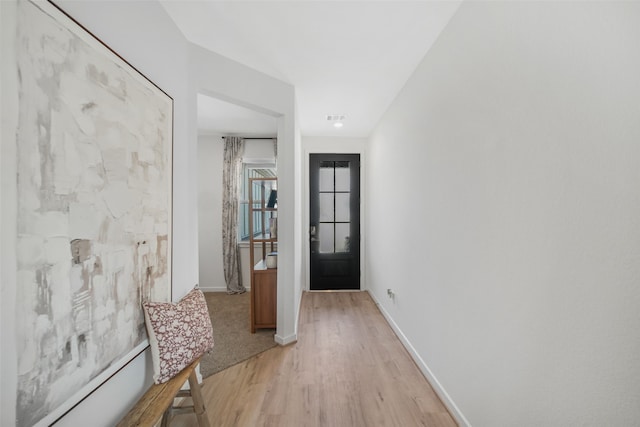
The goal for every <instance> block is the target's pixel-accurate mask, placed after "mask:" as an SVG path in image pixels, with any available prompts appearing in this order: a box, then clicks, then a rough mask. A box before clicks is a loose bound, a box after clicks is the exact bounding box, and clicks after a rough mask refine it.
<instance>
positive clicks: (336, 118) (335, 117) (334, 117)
mask: <svg viewBox="0 0 640 427" xmlns="http://www.w3.org/2000/svg"><path fill="white" fill-rule="evenodd" d="M343 120H344V115H342V114H329V115H327V121H329V122H330V123H333V126H334V127H336V128H341V127H342V126H343V125H344V123H342V122H343Z"/></svg>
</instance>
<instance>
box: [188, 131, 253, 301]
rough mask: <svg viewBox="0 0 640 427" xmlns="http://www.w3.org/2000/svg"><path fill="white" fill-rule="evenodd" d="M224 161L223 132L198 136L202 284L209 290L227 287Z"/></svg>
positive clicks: (199, 241)
mask: <svg viewBox="0 0 640 427" xmlns="http://www.w3.org/2000/svg"><path fill="white" fill-rule="evenodd" d="M223 161H224V144H223V143H222V135H206V136H204V135H200V136H198V245H199V248H200V249H199V254H198V255H199V257H200V287H201V288H203V290H209V291H211V290H214V289H215V288H218V290H219V289H226V285H225V281H224V268H223V265H222V164H223ZM243 279H244V277H243Z"/></svg>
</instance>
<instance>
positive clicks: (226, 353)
mask: <svg viewBox="0 0 640 427" xmlns="http://www.w3.org/2000/svg"><path fill="white" fill-rule="evenodd" d="M204 295H205V299H206V300H207V307H208V308H209V314H210V315H211V325H212V326H213V341H214V345H213V350H211V352H210V353H209V354H205V355H204V356H203V358H202V360H201V361H200V372H201V373H202V377H203V378H206V377H208V376H210V375H213V374H215V373H216V372H220V371H222V370H223V369H226V368H228V367H230V366H233V365H235V364H238V363H240V362H243V361H245V360H247V359H249V358H250V357H253V356H255V355H256V354H259V353H262V352H263V351H265V350H268V349H270V348H273V347H275V346H276V343H275V342H274V341H273V335H274V334H275V329H258V330H257V332H256V333H255V334H252V333H251V331H250V329H249V327H250V321H251V317H250V316H251V313H250V311H249V310H250V307H251V299H250V298H251V296H250V293H249V292H245V293H244V294H239V295H228V294H226V293H224V292H205V293H204Z"/></svg>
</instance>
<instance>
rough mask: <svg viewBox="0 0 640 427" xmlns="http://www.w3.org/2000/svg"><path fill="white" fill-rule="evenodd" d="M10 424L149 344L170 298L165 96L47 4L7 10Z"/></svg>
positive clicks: (52, 417)
mask: <svg viewBox="0 0 640 427" xmlns="http://www.w3.org/2000/svg"><path fill="white" fill-rule="evenodd" d="M17 12H18V22H17V26H16V28H17V32H16V42H17V43H16V63H17V66H18V75H19V76H20V80H19V88H18V124H17V132H16V135H17V136H16V156H17V164H16V167H17V199H18V200H17V237H16V242H17V248H16V249H17V250H16V254H17V275H16V277H17V280H16V282H17V284H16V322H15V325H16V333H15V336H16V344H17V350H16V353H17V362H18V367H17V368H18V376H17V392H16V395H17V403H16V417H17V425H18V426H31V425H38V426H39V425H49V424H51V423H53V422H55V421H56V420H58V419H59V418H60V417H61V416H63V415H64V414H65V413H66V412H68V411H69V410H70V409H71V408H73V407H74V406H75V405H76V404H77V403H78V402H80V401H81V400H82V399H83V398H85V397H86V396H87V395H88V394H90V393H91V392H92V391H94V390H95V389H96V388H97V387H99V386H100V385H101V384H102V383H104V382H105V381H106V380H108V379H109V378H110V377H111V376H113V375H114V374H115V373H116V372H117V371H118V370H119V369H121V368H122V367H123V366H125V365H126V364H127V363H128V362H130V361H131V360H133V358H134V357H136V356H137V355H139V354H140V353H141V352H142V351H144V349H145V348H147V346H148V340H147V335H146V331H145V325H144V315H143V312H142V308H141V302H142V301H143V300H145V299H149V300H154V301H170V300H171V258H172V257H171V247H172V244H171V224H172V219H171V216H172V155H173V153H172V149H173V99H172V98H171V97H170V96H169V95H167V94H166V93H165V92H163V91H162V90H161V89H160V88H159V87H157V86H156V85H155V84H153V83H152V82H151V81H150V80H148V79H147V78H146V77H145V76H144V75H142V74H141V73H140V72H138V71H137V70H136V69H135V68H134V67H132V66H131V65H130V64H129V63H127V62H126V61H125V60H124V59H123V58H121V57H120V56H119V55H118V54H116V53H115V52H114V51H112V50H111V49H110V48H109V47H108V46H107V45H105V44H104V43H102V42H101V41H100V40H98V39H97V38H96V37H94V36H93V35H92V34H91V33H90V32H89V31H88V30H86V29H85V28H84V27H82V26H81V25H80V24H79V23H78V22H76V21H75V20H73V19H72V18H71V17H69V16H68V15H66V14H65V13H64V12H63V11H61V10H60V9H59V8H58V7H57V6H55V5H54V4H53V3H50V2H47V1H37V0H29V1H27V0H21V1H19V2H18V5H17Z"/></svg>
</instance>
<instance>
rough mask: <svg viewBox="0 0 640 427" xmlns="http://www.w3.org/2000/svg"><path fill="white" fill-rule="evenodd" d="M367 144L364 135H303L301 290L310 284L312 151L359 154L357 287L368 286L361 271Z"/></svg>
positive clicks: (364, 256)
mask: <svg viewBox="0 0 640 427" xmlns="http://www.w3.org/2000/svg"><path fill="white" fill-rule="evenodd" d="M366 146H367V138H345V137H335V136H305V137H303V138H302V152H303V157H302V161H301V164H302V171H303V172H302V173H303V176H304V199H303V204H302V218H304V220H303V222H302V224H303V225H302V227H303V233H304V236H305V239H304V241H303V246H302V247H303V250H304V265H303V267H304V282H303V283H304V285H303V289H305V290H309V287H310V278H311V271H310V268H311V267H310V248H309V238H308V236H309V215H310V213H309V155H310V154H314V153H327V154H331V153H341V154H360V266H361V267H360V269H361V270H362V274H361V276H360V288H361V289H366V288H367V280H366V274H365V271H364V266H365V258H366V245H365V242H366V238H367V236H366V233H365V232H364V224H365V219H366V211H365V208H364V207H365V199H366V191H365V185H366V180H365V179H364V176H365V170H366V157H365V151H366Z"/></svg>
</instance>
